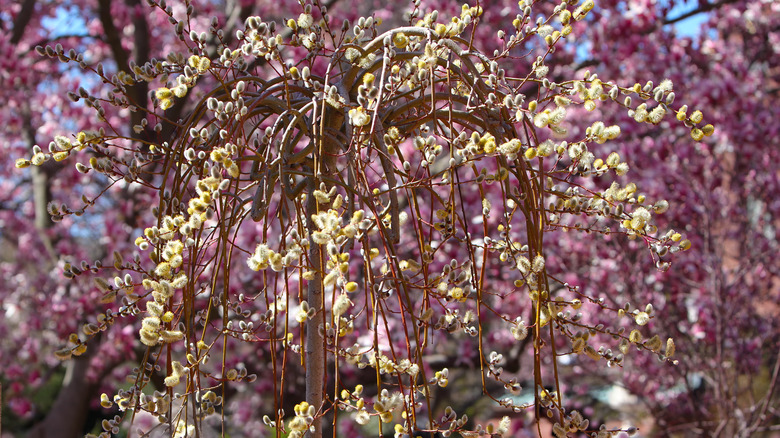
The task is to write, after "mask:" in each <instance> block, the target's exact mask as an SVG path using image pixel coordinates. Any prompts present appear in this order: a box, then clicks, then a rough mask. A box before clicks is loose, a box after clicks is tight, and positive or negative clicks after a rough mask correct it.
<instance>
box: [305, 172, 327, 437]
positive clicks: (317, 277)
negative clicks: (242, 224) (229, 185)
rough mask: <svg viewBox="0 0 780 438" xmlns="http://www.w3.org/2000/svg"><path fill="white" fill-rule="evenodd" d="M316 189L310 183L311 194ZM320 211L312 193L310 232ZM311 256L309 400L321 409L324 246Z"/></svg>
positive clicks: (317, 423) (319, 430)
mask: <svg viewBox="0 0 780 438" xmlns="http://www.w3.org/2000/svg"><path fill="white" fill-rule="evenodd" d="M312 192H314V188H313V185H310V193H312ZM316 212H317V201H316V198H315V197H314V196H309V197H308V200H307V203H306V215H307V217H306V219H307V222H308V224H309V226H308V228H309V233H310V234H311V233H312V232H314V231H315V230H314V224H313V221H312V220H311V217H312V215H313V214H315V213H316ZM309 257H310V261H311V264H312V266H311V267H312V270H313V271H314V278H313V279H311V281H309V284H308V291H307V293H308V294H307V297H306V299H307V301H308V302H309V307H311V308H313V309H316V310H317V312H316V313H315V314H314V316H313V317H312V318H311V319H309V320H308V322H307V323H306V401H307V402H308V403H309V404H310V405H312V406H314V408H315V409H317V410H318V411H319V410H320V408H321V407H322V399H323V387H324V381H325V338H324V337H323V336H320V333H319V330H320V327H324V326H325V311H324V306H323V290H322V289H323V287H322V270H323V265H322V246H321V245H317V244H314V243H312V245H311V249H310V251H309ZM314 429H315V430H314V433H310V434H309V436H311V437H312V438H322V421H321V419H320V417H319V416H315V420H314Z"/></svg>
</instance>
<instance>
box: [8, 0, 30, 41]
mask: <svg viewBox="0 0 780 438" xmlns="http://www.w3.org/2000/svg"><path fill="white" fill-rule="evenodd" d="M34 10H35V0H24V3H22V10H21V11H19V15H17V16H16V20H14V29H13V32H11V45H14V46H15V45H17V44H19V41H21V40H22V36H23V35H24V30H25V29H26V28H27V24H28V23H29V22H30V20H31V19H32V15H33V11H34Z"/></svg>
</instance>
